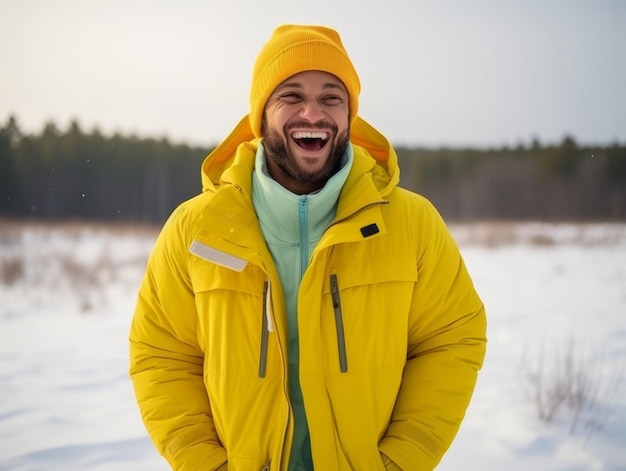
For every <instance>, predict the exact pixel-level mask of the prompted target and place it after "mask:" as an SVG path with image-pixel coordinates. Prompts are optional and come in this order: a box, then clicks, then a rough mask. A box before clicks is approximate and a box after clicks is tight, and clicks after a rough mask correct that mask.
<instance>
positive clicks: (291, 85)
mask: <svg viewBox="0 0 626 471" xmlns="http://www.w3.org/2000/svg"><path fill="white" fill-rule="evenodd" d="M284 87H289V88H300V89H302V88H304V87H303V85H302V84H301V83H300V82H286V83H283V84H282V85H280V86H279V88H284ZM322 88H324V89H330V88H337V89H339V90H341V91H342V92H345V93H347V90H346V88H345V87H344V86H343V84H340V83H333V82H326V83H325V84H324V85H322Z"/></svg>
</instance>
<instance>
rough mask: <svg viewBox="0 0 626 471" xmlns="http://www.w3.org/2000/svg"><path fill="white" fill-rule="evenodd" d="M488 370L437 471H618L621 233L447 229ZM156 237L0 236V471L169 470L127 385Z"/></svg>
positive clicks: (540, 227) (621, 441)
mask: <svg viewBox="0 0 626 471" xmlns="http://www.w3.org/2000/svg"><path fill="white" fill-rule="evenodd" d="M452 230H453V233H454V234H455V237H456V238H457V240H458V242H459V245H460V246H461V249H462V252H463V254H464V257H465V260H466V263H467V265H468V266H469V269H470V272H471V273H472V275H473V277H474V281H475V284H476V286H477V288H478V291H479V293H480V294H481V296H482V298H483V300H484V301H485V304H486V306H487V313H488V317H489V344H488V356H487V359H486V362H485V367H484V369H483V370H482V372H481V374H480V378H479V382H478V386H477V389H476V393H475V396H474V400H473V402H472V405H471V407H470V409H469V411H468V415H467V418H466V420H465V422H464V424H463V426H462V428H461V431H460V432H459V435H458V437H457V440H456V441H455V443H454V444H453V446H452V448H451V449H450V451H449V452H448V454H447V455H446V456H445V457H444V459H443V461H442V463H441V465H440V466H439V468H438V470H441V471H452V470H470V471H472V470H482V471H492V470H493V471H496V470H497V471H502V470H506V471H522V470H523V471H529V470H532V471H548V470H549V471H556V470H560V471H584V470H589V471H592V470H593V471H601V470H602V471H605V470H606V471H609V470H611V471H617V470H626V225H625V224H591V225H575V224H558V225H549V224H474V225H454V226H452ZM154 238H155V233H153V232H151V231H148V230H141V229H136V228H135V229H129V228H119V227H117V228H104V227H96V226H81V225H78V224H72V225H63V226H41V225H29V226H21V225H13V224H9V223H7V222H6V221H4V222H3V221H0V470H7V471H8V470H11V471H36V470H62V471H74V470H81V471H104V470H106V471H110V470H122V471H125V470H129V471H148V470H150V471H159V470H163V471H164V470H167V469H169V468H168V466H167V464H166V462H165V461H164V460H163V459H162V458H161V457H159V456H158V455H157V453H156V451H155V450H154V448H153V446H152V443H151V442H150V440H149V439H148V437H147V435H146V433H145V430H144V428H143V425H142V423H141V420H140V418H139V414H138V411H137V408H136V405H135V402H134V397H133V392H132V387H131V384H130V380H129V378H128V374H127V370H128V359H127V351H128V345H127V333H128V327H129V323H130V318H131V314H132V311H133V307H134V303H135V294H136V290H137V287H138V284H139V280H140V277H141V275H142V272H143V267H144V265H145V261H146V258H147V255H148V253H149V251H150V249H151V246H152V243H153V241H154Z"/></svg>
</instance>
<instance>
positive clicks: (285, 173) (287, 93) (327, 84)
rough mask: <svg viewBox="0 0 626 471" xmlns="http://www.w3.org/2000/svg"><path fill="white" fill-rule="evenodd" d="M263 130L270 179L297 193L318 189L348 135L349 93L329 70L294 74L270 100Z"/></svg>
mask: <svg viewBox="0 0 626 471" xmlns="http://www.w3.org/2000/svg"><path fill="white" fill-rule="evenodd" d="M262 131H263V146H264V147H265V153H266V157H267V166H268V170H269V172H270V174H271V175H272V178H274V179H275V180H276V181H277V182H278V183H280V184H281V185H282V186H284V187H285V188H287V189H288V190H290V191H292V192H293V193H296V194H305V193H310V192H312V191H315V190H318V189H320V188H321V187H323V186H324V184H325V183H326V181H328V179H329V178H330V177H331V176H333V175H334V174H335V173H336V172H337V171H338V170H339V162H340V160H341V157H342V156H343V154H344V153H345V150H346V147H347V145H348V142H349V139H350V129H349V107H348V92H347V91H346V88H345V87H344V85H343V83H342V82H341V80H339V79H338V78H337V77H335V76H334V75H332V74H329V73H327V72H321V71H317V70H313V71H307V72H301V73H299V74H296V75H293V76H291V77H289V78H288V79H287V80H285V81H284V82H283V83H281V84H280V85H279V86H278V87H276V90H274V92H273V93H272V95H271V96H270V98H269V99H268V101H267V104H266V105H265V113H264V117H263V129H262Z"/></svg>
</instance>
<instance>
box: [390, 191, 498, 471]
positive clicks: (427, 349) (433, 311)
mask: <svg viewBox="0 0 626 471" xmlns="http://www.w3.org/2000/svg"><path fill="white" fill-rule="evenodd" d="M423 203H424V204H423V205H422V207H421V208H420V209H419V211H418V214H419V216H420V217H418V218H416V219H418V220H419V228H418V229H417V232H416V233H417V234H418V237H417V240H416V246H417V247H419V249H418V257H417V275H418V276H417V283H416V286H415V289H414V294H413V300H412V304H411V306H412V310H411V313H410V318H409V345H408V358H407V363H406V366H405V369H404V373H403V379H402V385H401V388H400V391H399V395H398V398H397V401H396V407H395V409H394V412H393V415H392V421H391V424H390V426H389V428H388V430H387V433H386V435H385V437H384V439H383V440H382V442H381V444H380V450H381V451H382V452H383V453H384V454H385V455H387V456H388V457H389V458H391V460H393V462H394V463H396V464H397V465H398V466H399V467H400V468H402V469H405V470H419V471H428V470H432V469H434V468H435V466H437V464H438V463H439V462H440V460H441V458H442V457H443V455H444V453H445V452H446V450H447V449H448V448H449V446H450V445H451V443H452V441H453V439H454V437H455V435H456V433H457V432H458V429H459V427H460V425H461V422H462V420H463V417H464V415H465V411H466V409H467V407H468V405H469V402H470V399H471V396H472V394H473V390H474V386H475V384H476V380H477V374H478V370H479V369H480V368H481V366H482V363H483V358H484V356H485V347H486V316H485V309H484V305H483V302H482V301H481V299H480V298H479V296H478V294H477V293H476V291H475V289H474V285H473V283H472V280H471V278H470V275H469V274H468V271H467V269H466V267H465V264H464V262H463V259H462V257H461V254H460V252H459V249H458V247H457V245H456V243H455V242H454V240H453V238H452V236H451V234H450V233H449V231H448V228H447V227H446V225H445V224H444V222H443V220H442V219H441V217H440V215H439V213H438V212H437V211H436V210H435V208H434V207H432V205H431V204H430V203H428V202H427V201H425V200H424V201H423Z"/></svg>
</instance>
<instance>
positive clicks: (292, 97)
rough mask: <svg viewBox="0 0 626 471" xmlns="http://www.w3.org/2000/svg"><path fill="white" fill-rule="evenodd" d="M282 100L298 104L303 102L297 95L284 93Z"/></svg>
mask: <svg viewBox="0 0 626 471" xmlns="http://www.w3.org/2000/svg"><path fill="white" fill-rule="evenodd" d="M280 99H281V100H282V101H284V102H286V103H298V102H299V101H301V100H302V98H301V97H300V95H298V94H297V93H284V94H282V95H280Z"/></svg>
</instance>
